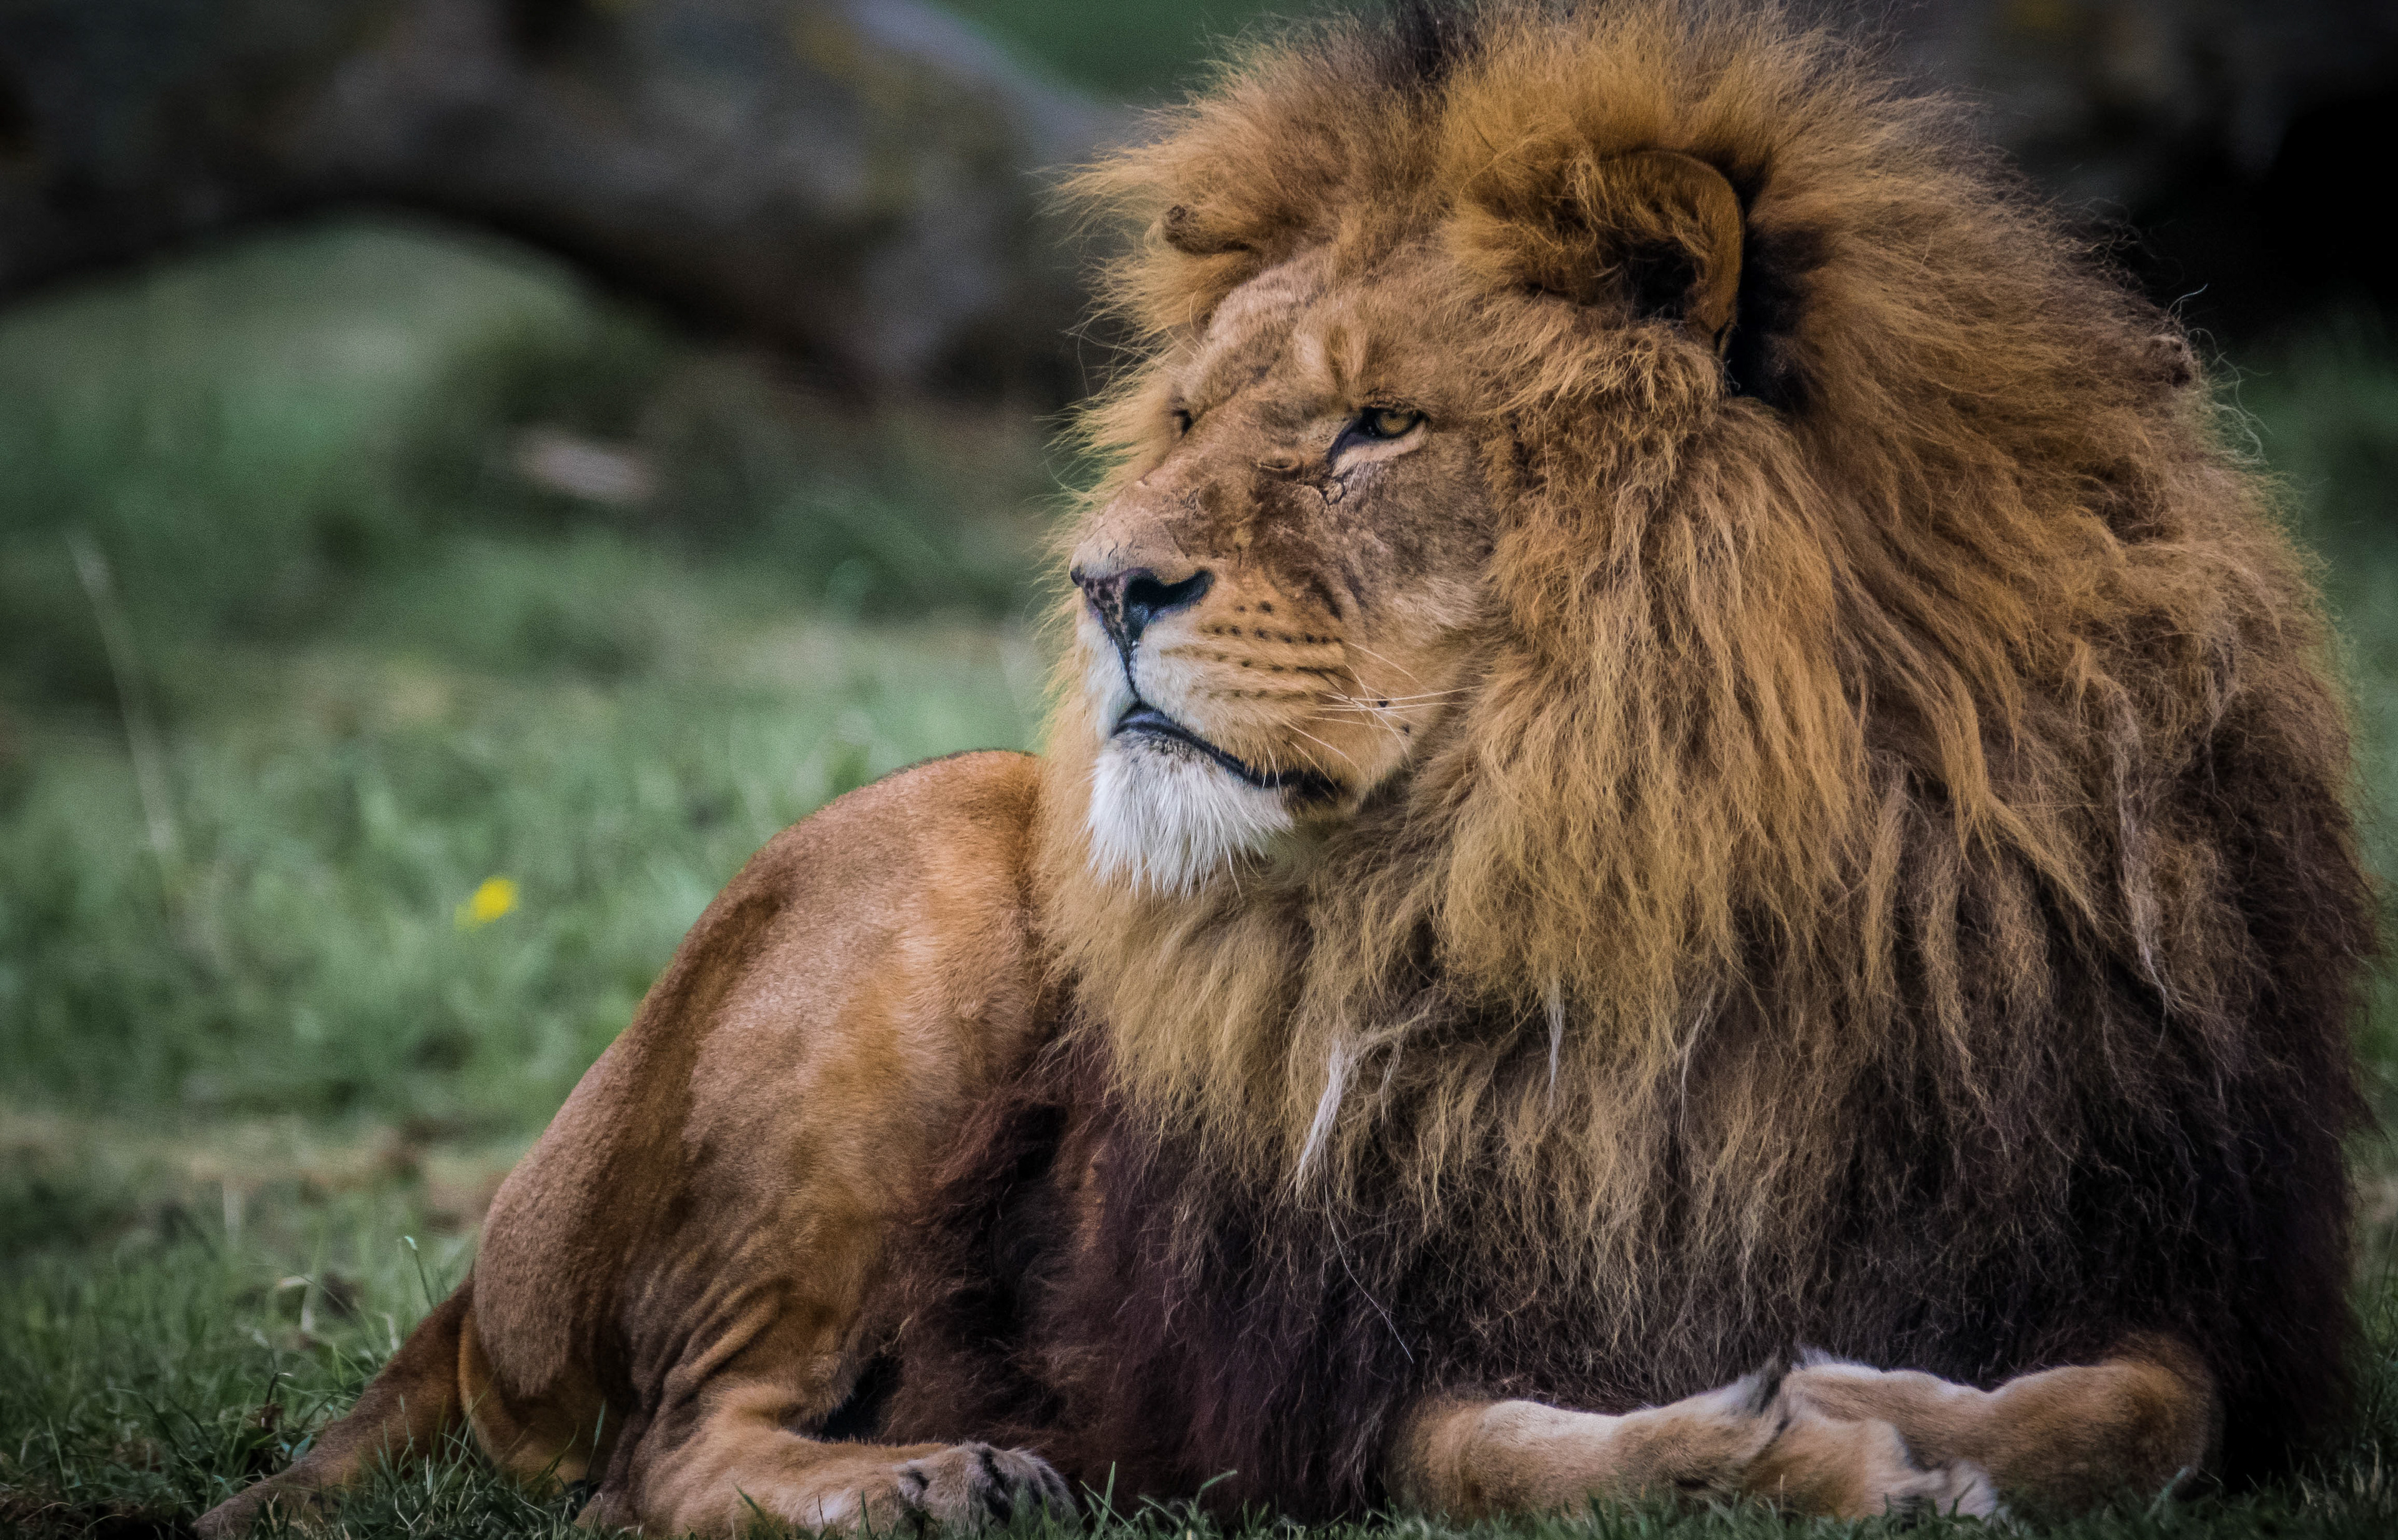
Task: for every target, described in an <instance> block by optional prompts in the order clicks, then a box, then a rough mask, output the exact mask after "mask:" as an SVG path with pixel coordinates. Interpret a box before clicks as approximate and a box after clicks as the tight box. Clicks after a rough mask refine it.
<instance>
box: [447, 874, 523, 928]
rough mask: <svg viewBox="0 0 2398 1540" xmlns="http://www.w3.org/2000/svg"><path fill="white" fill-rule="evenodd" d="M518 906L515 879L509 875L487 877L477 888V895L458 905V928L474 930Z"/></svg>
mask: <svg viewBox="0 0 2398 1540" xmlns="http://www.w3.org/2000/svg"><path fill="white" fill-rule="evenodd" d="M516 907H517V885H516V883H515V881H514V880H513V879H512V878H507V877H486V878H484V879H483V881H482V885H480V886H478V887H477V888H476V889H475V896H474V897H473V898H468V899H467V900H466V901H465V903H463V904H460V905H459V906H458V915H457V918H458V928H459V929H460V930H472V929H474V928H475V927H476V926H478V925H490V924H491V923H492V921H493V920H496V919H498V918H499V917H500V916H501V915H503V914H505V913H506V912H508V911H510V910H512V909H514V908H516Z"/></svg>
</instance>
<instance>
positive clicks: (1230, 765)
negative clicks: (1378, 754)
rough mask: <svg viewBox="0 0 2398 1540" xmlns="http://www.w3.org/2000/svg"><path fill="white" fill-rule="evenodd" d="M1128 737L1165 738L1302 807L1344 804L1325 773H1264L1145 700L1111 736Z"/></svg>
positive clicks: (1337, 785) (1337, 784) (1137, 702)
mask: <svg viewBox="0 0 2398 1540" xmlns="http://www.w3.org/2000/svg"><path fill="white" fill-rule="evenodd" d="M1126 733H1138V734H1141V735H1143V736H1149V737H1157V738H1164V739H1165V740H1166V741H1168V742H1171V743H1179V744H1180V745H1182V746H1183V747H1184V748H1186V749H1191V750H1196V751H1197V752H1198V753H1200V754H1202V755H1204V756H1205V757H1206V758H1207V759H1209V760H1211V761H1213V762H1214V763H1216V764H1217V765H1219V766H1220V767H1221V768H1223V769H1225V770H1228V771H1230V772H1232V773H1233V775H1235V776H1237V777H1240V778H1241V779H1243V780H1245V781H1246V782H1248V783H1249V784H1250V785H1251V786H1254V787H1256V788H1258V789H1259V790H1261V791H1287V792H1289V793H1290V794H1291V796H1292V797H1293V798H1294V799H1295V800H1296V801H1299V802H1301V803H1316V802H1338V801H1340V782H1339V781H1337V780H1334V779H1333V778H1332V777H1329V776H1327V775H1325V774H1324V773H1323V772H1322V771H1319V770H1260V769H1259V768H1258V767H1257V766H1256V765H1253V764H1251V763H1248V762H1247V761H1246V760H1244V759H1241V758H1240V757H1239V756H1237V755H1235V754H1232V753H1228V752H1227V751H1225V750H1222V749H1219V748H1218V747H1216V745H1214V744H1212V743H1210V742H1208V741H1207V740H1206V738H1203V737H1201V736H1199V735H1198V734H1196V733H1194V732H1192V730H1191V729H1190V728H1188V727H1185V726H1183V725H1182V723H1179V722H1177V721H1175V720H1174V719H1173V718H1172V717H1169V716H1167V715H1166V714H1165V712H1163V711H1161V710H1159V709H1157V708H1156V707H1154V706H1152V705H1150V704H1149V703H1148V702H1147V701H1145V700H1135V701H1134V702H1133V703H1132V709H1130V710H1128V711H1126V712H1125V714H1124V716H1123V717H1122V719H1120V720H1119V721H1118V722H1117V723H1116V727H1115V732H1114V733H1113V734H1111V736H1114V737H1122V736H1124V735H1125V734H1126Z"/></svg>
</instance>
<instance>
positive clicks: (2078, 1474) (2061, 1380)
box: [1782, 1336, 2218, 1511]
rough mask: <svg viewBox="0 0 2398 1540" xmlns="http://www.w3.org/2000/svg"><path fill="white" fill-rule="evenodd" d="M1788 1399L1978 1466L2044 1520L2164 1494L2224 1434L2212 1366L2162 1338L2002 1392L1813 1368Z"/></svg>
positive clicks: (1923, 1451) (2022, 1378) (1790, 1387)
mask: <svg viewBox="0 0 2398 1540" xmlns="http://www.w3.org/2000/svg"><path fill="white" fill-rule="evenodd" d="M1782 1394H1783V1397H1784V1398H1785V1400H1787V1401H1788V1402H1789V1403H1791V1404H1792V1405H1793V1406H1795V1407H1798V1408H1799V1409H1802V1410H1804V1411H1806V1412H1810V1413H1812V1414H1815V1415H1819V1416H1825V1417H1831V1418H1836V1419H1842V1420H1855V1419H1872V1420H1876V1421H1880V1422H1887V1423H1890V1424H1892V1425H1894V1426H1896V1427H1897V1429H1898V1430H1899V1433H1900V1435H1901V1437H1903V1438H1904V1439H1906V1444H1907V1447H1908V1449H1910V1450H1911V1451H1913V1452H1914V1453H1915V1455H1916V1457H1917V1458H1918V1459H1920V1460H1922V1461H1925V1462H1927V1463H1931V1462H1940V1461H1952V1460H1964V1461H1971V1462H1972V1463H1974V1465H1976V1466H1981V1467H1982V1468H1983V1469H1985V1470H1987V1471H1988V1472H1989V1473H1990V1479H1991V1481H1992V1483H1993V1484H1994V1485H1995V1486H1996V1487H1997V1489H1998V1490H1999V1492H2000V1493H2001V1494H2002V1495H2003V1496H2004V1497H2005V1499H2006V1501H2007V1502H2009V1503H2010V1504H2013V1505H2019V1506H2028V1507H2031V1508H2034V1509H2038V1510H2042V1511H2073V1510H2078V1509H2082V1508H2088V1507H2091V1506H2095V1505H2096V1504H2099V1503H2102V1502H2104V1501H2106V1500H2107V1499H2108V1497H2110V1496H2114V1495H2117V1494H2119V1493H2155V1492H2158V1491H2161V1490H2162V1489H2163V1488H2164V1487H2166V1486H2167V1485H2169V1484H2170V1483H2172V1482H2173V1481H2174V1480H2175V1479H2176V1478H2177V1477H2179V1476H2181V1475H2182V1474H2183V1473H2184V1472H2187V1471H2193V1470H2196V1469H2199V1468H2201V1467H2202V1466H2203V1464H2204V1462H2205V1460H2206V1457H2207V1454H2208V1452H2209V1449H2210V1447H2211V1446H2212V1444H2213V1442H2214V1439H2215V1437H2216V1433H2217V1431H2218V1429H2217V1422H2218V1409H2217V1404H2216V1397H2215V1389H2214V1383H2213V1380H2212V1378H2211V1377H2210V1376H2209V1375H2208V1373H2207V1371H2206V1369H2205V1366H2204V1365H2203V1363H2202V1362H2201V1361H2200V1360H2199V1358H2198V1357H2197V1355H2195V1354H2194V1353H2192V1352H2190V1351H2189V1348H2188V1347H2187V1346H2185V1345H2184V1344H2180V1343H2178V1342H2175V1341H2173V1340H2171V1339H2169V1338H2164V1337H2159V1336H2142V1337H2137V1338H2134V1339H2132V1340H2131V1341H2129V1342H2127V1343H2125V1344H2123V1345H2122V1347H2121V1348H2119V1349H2118V1350H2117V1351H2116V1352H2115V1353H2113V1354H2111V1355H2109V1356H2108V1358H2103V1359H2101V1360H2100V1361H2098V1362H2097V1363H2095V1364H2085V1365H2074V1366H2070V1367H2067V1368H2062V1369H2049V1370H2042V1371H2040V1372H2038V1373H2033V1374H2023V1375H2018V1376H2017V1377H2015V1378H2014V1379H2012V1380H2009V1381H2007V1382H2005V1383H2004V1384H2002V1385H2000V1386H1999V1387H1998V1388H1997V1389H1995V1390H1976V1389H1974V1387H1973V1386H1971V1385H1956V1384H1952V1383H1951V1382H1949V1381H1947V1380H1943V1379H1940V1378H1938V1377H1936V1376H1934V1375H1931V1374H1924V1373H1920V1372H1914V1371H1879V1370H1875V1369H1872V1368H1869V1367H1867V1366H1866V1365H1864V1364H1856V1363H1845V1362H1841V1361H1839V1360H1837V1359H1833V1358H1826V1357H1822V1356H1812V1357H1811V1358H1810V1360H1809V1361H1808V1362H1807V1363H1806V1364H1804V1365H1803V1366H1802V1367H1800V1368H1799V1369H1797V1370H1794V1371H1792V1372H1791V1373H1790V1374H1789V1375H1788V1377H1787V1378H1786V1379H1785V1381H1784V1383H1783V1391H1782Z"/></svg>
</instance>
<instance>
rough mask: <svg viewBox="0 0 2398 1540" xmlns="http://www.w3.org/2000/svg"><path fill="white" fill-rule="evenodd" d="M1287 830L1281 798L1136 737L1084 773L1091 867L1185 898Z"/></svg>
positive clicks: (1117, 744)
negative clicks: (1225, 866) (1204, 879)
mask: <svg viewBox="0 0 2398 1540" xmlns="http://www.w3.org/2000/svg"><path fill="white" fill-rule="evenodd" d="M1290 826H1291V822H1290V814H1289V813H1288V812H1287V810H1286V809H1285V808H1284V806H1283V799H1282V793H1280V792H1278V791H1267V790H1260V788H1258V787H1254V786H1251V785H1250V784H1248V783H1247V782H1246V781H1245V780H1242V779H1241V778H1240V777H1237V776H1235V775H1233V773H1232V772H1230V771H1228V770H1225V769H1223V768H1222V767H1220V766H1219V765H1215V764H1210V763H1207V762H1206V761H1205V760H1203V759H1201V758H1199V757H1198V756H1197V755H1195V754H1191V753H1185V752H1183V751H1182V750H1179V749H1176V748H1173V747H1171V746H1170V745H1166V744H1161V743H1157V742H1154V741H1152V740H1151V739H1148V738H1145V737H1141V736H1131V737H1119V738H1111V739H1109V740H1108V741H1107V742H1106V743H1105V744H1103V745H1101V746H1100V749H1099V757H1098V761H1097V762H1096V763H1094V764H1093V765H1092V767H1091V811H1090V834H1091V867H1092V870H1094V871H1097V872H1098V874H1099V875H1100V876H1102V877H1113V876H1118V875H1121V876H1125V877H1128V878H1130V879H1131V880H1132V882H1133V883H1134V884H1135V885H1145V886H1150V887H1154V888H1156V889H1158V890H1159V891H1161V892H1165V893H1187V892H1189V891H1190V890H1191V889H1192V888H1193V887H1196V886H1197V885H1198V884H1199V879H1201V878H1202V877H1205V876H1206V875H1207V873H1209V872H1210V871H1215V870H1216V869H1217V868H1218V867H1219V866H1221V865H1223V864H1224V863H1225V862H1227V861H1229V860H1231V859H1233V858H1234V857H1236V856H1243V855H1247V854H1250V853H1252V852H1255V851H1260V850H1262V849H1264V848H1265V846H1266V843H1267V842H1268V841H1269V840H1271V839H1273V837H1274V836H1275V835H1276V834H1280V833H1282V832H1284V831H1287V830H1288V829H1289V828H1290Z"/></svg>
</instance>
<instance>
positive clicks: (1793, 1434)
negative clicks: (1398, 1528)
mask: <svg viewBox="0 0 2398 1540" xmlns="http://www.w3.org/2000/svg"><path fill="white" fill-rule="evenodd" d="M1776 1380H1777V1376H1773V1375H1769V1374H1766V1373H1757V1374H1751V1375H1748V1376H1746V1377H1745V1378H1743V1379H1740V1380H1736V1381H1734V1382H1732V1383H1731V1385H1725V1386H1723V1387H1721V1388H1719V1389H1717V1390H1712V1391H1709V1392H1707V1393H1706V1394H1704V1395H1700V1396H1692V1397H1691V1398H1687V1399H1685V1400H1680V1401H1676V1402H1674V1403H1673V1404H1671V1405H1669V1406H1660V1407H1645V1408H1643V1409H1641V1410H1640V1411H1637V1412H1626V1413H1624V1414H1623V1415H1621V1416H1607V1415H1603V1414H1600V1413H1597V1412H1566V1411H1560V1410H1558V1409H1556V1408H1555V1407H1548V1406H1543V1405H1540V1404H1539V1403H1537V1402H1533V1401H1458V1400H1445V1401H1433V1402H1428V1403H1426V1404H1425V1405H1424V1406H1422V1407H1421V1408H1419V1409H1418V1410H1417V1412H1415V1413H1414V1414H1413V1415H1412V1416H1411V1417H1410V1418H1409V1419H1408V1422H1407V1424H1406V1425H1405V1427H1404V1429H1403V1430H1402V1432H1401V1434H1400V1437H1399V1439H1398V1441H1397V1443H1396V1444H1395V1446H1394V1451H1393V1459H1392V1468H1391V1472H1390V1476H1391V1483H1392V1486H1393V1487H1394V1490H1396V1492H1397V1493H1399V1494H1400V1495H1401V1496H1402V1497H1404V1498H1406V1499H1407V1500H1408V1501H1410V1502H1412V1503H1414V1504H1416V1505H1417V1506H1421V1507H1425V1508H1428V1509H1432V1510H1434V1511H1436V1512H1441V1513H1447V1514H1450V1515H1453V1516H1455V1517H1458V1518H1461V1519H1477V1518H1485V1517H1489V1516H1494V1515H1498V1514H1504V1513H1527V1512H1551V1513H1554V1512H1569V1511H1572V1510H1575V1509H1579V1508H1581V1507H1583V1506H1584V1505H1586V1504H1587V1503H1589V1502H1590V1500H1591V1499H1592V1498H1594V1497H1611V1498H1618V1499H1626V1500H1628V1499H1637V1498H1644V1497H1660V1496H1662V1497H1668V1498H1673V1499H1676V1500H1684V1501H1687V1500H1691V1499H1700V1500H1704V1499H1708V1498H1716V1499H1733V1498H1741V1497H1749V1498H1756V1499H1759V1500H1762V1501H1766V1502H1771V1503H1773V1504H1775V1505H1777V1506H1782V1507H1785V1508H1787V1509H1790V1510H1792V1511H1795V1512H1799V1513H1812V1514H1826V1515H1831V1516H1834V1517H1839V1518H1866V1517H1870V1516H1872V1515H1875V1514H1879V1513H1889V1512H1900V1511H1906V1510H1908V1509H1918V1508H1920V1509H1930V1510H1934V1511H1938V1512H1943V1513H1966V1514H1976V1515H1988V1514H1990V1513H1992V1512H1995V1511H1996V1509H1997V1506H1998V1505H1997V1501H1996V1498H1995V1496H1994V1494H1993V1493H1992V1491H1991V1488H1990V1484H1989V1482H1988V1480H1987V1478H1986V1477H1985V1476H1984V1474H1983V1473H1982V1471H1981V1470H1980V1469H1978V1468H1977V1467H1975V1466H1973V1465H1972V1464H1970V1463H1969V1462H1965V1461H1961V1460H1960V1461H1952V1462H1947V1463H1945V1464H1941V1465H1937V1466H1930V1467H1928V1468H1927V1466H1924V1465H1922V1464H1920V1463H1919V1462H1918V1461H1917V1460H1916V1459H1915V1458H1913V1457H1912V1456H1911V1455H1910V1454H1909V1452H1908V1450H1907V1447H1906V1442H1905V1440H1903V1439H1901V1438H1900V1436H1899V1434H1898V1432H1897V1430H1896V1429H1895V1428H1894V1427H1893V1426H1892V1425H1891V1424H1889V1423H1888V1422H1886V1421H1879V1420H1872V1419H1843V1418H1835V1417H1831V1416H1828V1415H1825V1414H1824V1413H1821V1412H1812V1411H1809V1410H1807V1409H1805V1408H1802V1407H1798V1406H1794V1405H1793V1404H1792V1403H1790V1402H1789V1401H1788V1400H1787V1399H1786V1398H1785V1397H1784V1396H1783V1395H1782V1394H1781V1393H1780V1386H1779V1385H1778V1384H1777V1383H1776Z"/></svg>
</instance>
